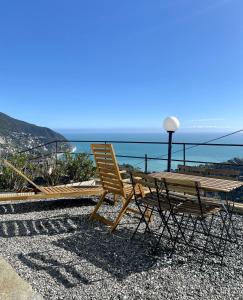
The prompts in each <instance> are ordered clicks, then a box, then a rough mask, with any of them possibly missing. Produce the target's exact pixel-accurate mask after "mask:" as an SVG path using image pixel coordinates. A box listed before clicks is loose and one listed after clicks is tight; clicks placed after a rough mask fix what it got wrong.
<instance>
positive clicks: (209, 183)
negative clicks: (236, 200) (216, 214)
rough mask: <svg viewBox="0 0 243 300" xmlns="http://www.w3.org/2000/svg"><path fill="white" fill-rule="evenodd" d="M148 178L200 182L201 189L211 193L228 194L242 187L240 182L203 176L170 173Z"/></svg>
mask: <svg viewBox="0 0 243 300" xmlns="http://www.w3.org/2000/svg"><path fill="white" fill-rule="evenodd" d="M150 176H152V177H155V178H157V179H161V178H174V179H184V180H193V181H198V182H200V187H201V189H203V190H207V191H211V192H224V193H229V192H232V191H233V190H236V189H238V188H239V187H241V186H243V182H242V181H235V180H228V179H219V178H213V177H203V176H196V175H188V174H181V173H172V172H159V173H152V174H150Z"/></svg>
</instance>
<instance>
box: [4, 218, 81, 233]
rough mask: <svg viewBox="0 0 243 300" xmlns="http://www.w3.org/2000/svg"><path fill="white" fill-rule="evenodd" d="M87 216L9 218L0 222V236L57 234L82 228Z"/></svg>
mask: <svg viewBox="0 0 243 300" xmlns="http://www.w3.org/2000/svg"><path fill="white" fill-rule="evenodd" d="M84 219H85V220H87V216H83V215H81V216H70V215H63V216H60V215H59V216H58V217H53V218H43V219H38V220H11V221H2V222H0V237H2V238H10V237H16V236H36V235H57V234H63V233H69V232H76V231H80V230H82V229H83V226H82V224H83V222H85V221H84Z"/></svg>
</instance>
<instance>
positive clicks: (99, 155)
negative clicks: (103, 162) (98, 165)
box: [94, 153, 112, 159]
mask: <svg viewBox="0 0 243 300" xmlns="http://www.w3.org/2000/svg"><path fill="white" fill-rule="evenodd" d="M94 157H95V159H97V158H99V159H100V158H101V159H105V158H107V159H112V156H111V153H109V154H108V153H107V154H99V153H97V154H94Z"/></svg>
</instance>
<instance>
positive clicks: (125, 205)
mask: <svg viewBox="0 0 243 300" xmlns="http://www.w3.org/2000/svg"><path fill="white" fill-rule="evenodd" d="M130 201H131V199H127V200H126V202H125V203H124V204H123V206H122V209H121V210H120V212H119V214H118V216H117V218H116V219H115V222H114V225H113V226H112V228H111V232H113V231H114V230H115V229H116V227H117V226H118V224H119V223H120V221H121V219H122V217H123V216H124V214H125V213H126V211H127V208H128V205H129V203H130Z"/></svg>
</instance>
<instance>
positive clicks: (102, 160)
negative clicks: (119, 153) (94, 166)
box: [96, 158, 114, 165]
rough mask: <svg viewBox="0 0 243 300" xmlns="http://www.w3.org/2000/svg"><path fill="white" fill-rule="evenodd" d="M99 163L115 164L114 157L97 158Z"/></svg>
mask: <svg viewBox="0 0 243 300" xmlns="http://www.w3.org/2000/svg"><path fill="white" fill-rule="evenodd" d="M96 161H97V163H102V164H107V165H113V164H114V162H113V160H112V159H103V158H97V159H96Z"/></svg>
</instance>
